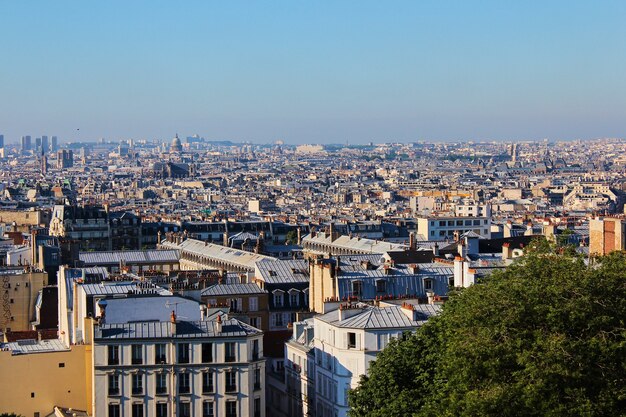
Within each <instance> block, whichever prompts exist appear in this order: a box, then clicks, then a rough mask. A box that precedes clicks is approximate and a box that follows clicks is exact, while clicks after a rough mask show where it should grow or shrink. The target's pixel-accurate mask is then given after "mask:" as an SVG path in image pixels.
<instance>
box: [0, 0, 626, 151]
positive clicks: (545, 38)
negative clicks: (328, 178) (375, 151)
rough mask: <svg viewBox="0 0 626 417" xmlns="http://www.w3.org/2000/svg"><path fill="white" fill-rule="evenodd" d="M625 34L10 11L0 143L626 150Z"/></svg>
mask: <svg viewBox="0 0 626 417" xmlns="http://www.w3.org/2000/svg"><path fill="white" fill-rule="evenodd" d="M513 3H516V4H513ZM625 22H626V1H600V2H593V1H572V0H570V1H523V2H522V1H519V2H510V1H501V0H499V1H470V0H465V1H444V0H433V1H427V0H411V1H364V0H359V1H341V0H334V1H313V0H289V1H234V0H228V1H219V2H217V1H208V0H206V1H180V2H174V1H167V2H159V1H135V0H132V1H130V0H129V1H101V2H86V1H72V2H68V1H21V0H19V1H17V0H16V1H11V0H0V133H4V134H5V137H6V138H7V140H10V141H15V140H16V139H17V137H19V136H20V135H23V134H30V135H33V136H39V135H42V134H48V135H53V134H56V135H59V136H60V137H61V138H62V139H63V140H76V139H81V140H86V139H95V138H98V137H106V138H108V139H120V138H129V137H134V138H137V139H139V138H148V139H152V138H170V137H172V136H173V134H174V133H176V132H179V133H180V134H181V135H191V134H193V133H198V134H200V135H202V136H205V137H206V138H209V139H232V140H237V141H239V140H250V141H254V142H269V141H273V140H276V139H283V140H285V142H287V143H300V142H308V143H328V142H340V143H343V142H345V141H349V142H350V143H358V142H361V143H362V142H369V141H375V142H378V141H391V140H397V141H413V140H457V139H463V140H469V139H473V140H481V139H485V140H491V139H494V140H510V139H542V138H550V139H573V138H595V137H607V136H608V137H622V136H626V135H625V134H624V133H625V130H626V129H625V127H626V23H625ZM76 129H80V131H77V130H76Z"/></svg>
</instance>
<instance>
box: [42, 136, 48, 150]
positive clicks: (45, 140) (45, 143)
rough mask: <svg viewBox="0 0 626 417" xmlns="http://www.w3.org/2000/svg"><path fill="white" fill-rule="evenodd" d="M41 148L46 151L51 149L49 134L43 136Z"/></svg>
mask: <svg viewBox="0 0 626 417" xmlns="http://www.w3.org/2000/svg"><path fill="white" fill-rule="evenodd" d="M41 150H42V151H43V152H44V153H46V152H49V151H50V141H49V140H48V136H42V137H41Z"/></svg>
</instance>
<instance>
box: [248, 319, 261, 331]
mask: <svg viewBox="0 0 626 417" xmlns="http://www.w3.org/2000/svg"><path fill="white" fill-rule="evenodd" d="M250 326H252V327H256V328H257V329H260V328H261V317H250Z"/></svg>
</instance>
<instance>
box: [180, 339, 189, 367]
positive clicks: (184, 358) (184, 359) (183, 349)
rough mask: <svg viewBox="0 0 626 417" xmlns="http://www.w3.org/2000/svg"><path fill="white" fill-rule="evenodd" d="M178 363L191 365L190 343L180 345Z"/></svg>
mask: <svg viewBox="0 0 626 417" xmlns="http://www.w3.org/2000/svg"><path fill="white" fill-rule="evenodd" d="M178 363H189V343H179V344H178Z"/></svg>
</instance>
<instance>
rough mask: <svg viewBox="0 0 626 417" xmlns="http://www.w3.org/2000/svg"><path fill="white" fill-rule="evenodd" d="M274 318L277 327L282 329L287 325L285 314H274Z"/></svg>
mask: <svg viewBox="0 0 626 417" xmlns="http://www.w3.org/2000/svg"><path fill="white" fill-rule="evenodd" d="M272 317H274V325H275V326H277V327H281V326H284V325H285V322H284V321H283V313H274V314H273V315H272Z"/></svg>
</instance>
